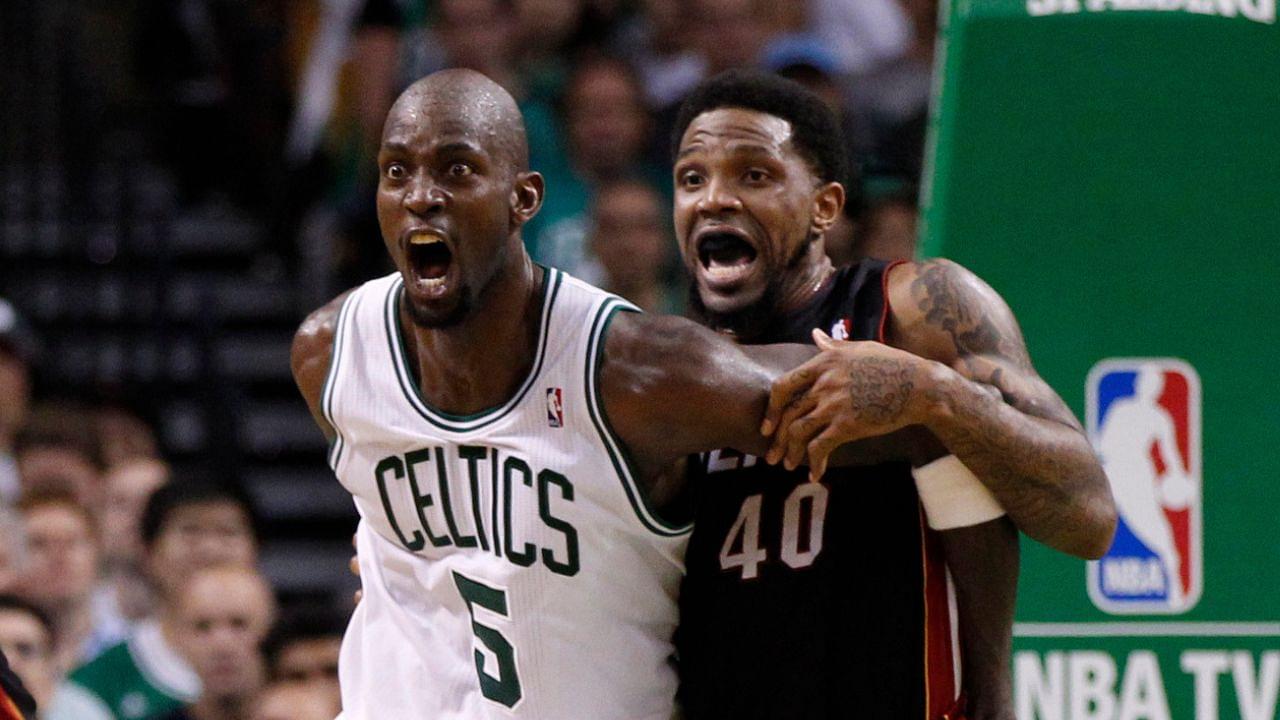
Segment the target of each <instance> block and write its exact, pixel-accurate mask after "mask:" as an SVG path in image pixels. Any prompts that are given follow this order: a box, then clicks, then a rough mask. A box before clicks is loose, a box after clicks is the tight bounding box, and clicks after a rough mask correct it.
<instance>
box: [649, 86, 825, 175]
mask: <svg viewBox="0 0 1280 720" xmlns="http://www.w3.org/2000/svg"><path fill="white" fill-rule="evenodd" d="M720 108H743V109H745V110H755V111H757V112H762V113H766V114H769V115H773V116H774V117H778V118H782V119H783V120H786V121H787V122H789V123H791V142H792V144H794V145H795V147H796V149H797V150H798V151H799V152H800V153H801V155H803V156H804V158H805V160H807V161H808V162H809V164H810V166H811V167H812V168H813V171H814V173H815V174H817V176H818V178H819V179H820V180H821V181H822V182H838V183H840V184H841V185H846V186H847V184H848V182H849V160H848V154H847V153H848V150H847V149H846V148H845V142H844V133H843V132H841V130H840V120H839V119H838V118H837V117H836V114H835V113H834V112H832V111H831V108H829V107H827V104H826V103H824V102H823V101H822V98H819V97H818V96H817V95H816V94H814V93H812V92H810V91H809V90H808V89H806V88H805V87H804V86H802V85H801V84H800V83H797V82H795V81H794V80H788V79H786V78H783V77H780V76H778V75H774V74H771V73H766V72H762V71H759V70H742V69H735V70H726V71H725V72H722V73H720V74H719V75H716V76H715V77H712V78H710V79H708V80H705V81H703V82H702V83H701V84H700V85H698V86H697V87H695V88H694V89H693V90H692V91H691V92H690V93H689V95H688V96H687V97H686V98H685V100H684V102H683V103H682V104H681V105H680V111H679V113H678V114H677V115H676V124H675V127H674V128H673V129H672V133H671V157H672V158H675V157H676V156H677V155H678V154H679V152H680V140H681V138H683V137H684V131H685V130H688V129H689V124H690V123H692V122H693V119H694V118H696V117H698V116H699V115H701V114H702V113H704V112H709V111H711V110H718V109H720Z"/></svg>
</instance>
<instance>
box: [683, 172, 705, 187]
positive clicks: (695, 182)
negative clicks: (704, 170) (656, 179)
mask: <svg viewBox="0 0 1280 720" xmlns="http://www.w3.org/2000/svg"><path fill="white" fill-rule="evenodd" d="M702 183H703V177H702V175H700V174H698V173H697V172H696V171H694V170H686V171H684V172H682V173H680V187H682V188H684V189H686V190H692V189H694V188H697V187H701V186H702Z"/></svg>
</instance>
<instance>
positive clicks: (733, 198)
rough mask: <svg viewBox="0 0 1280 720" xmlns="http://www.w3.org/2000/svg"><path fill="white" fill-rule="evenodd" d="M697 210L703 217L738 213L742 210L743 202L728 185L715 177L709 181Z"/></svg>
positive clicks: (699, 200)
mask: <svg viewBox="0 0 1280 720" xmlns="http://www.w3.org/2000/svg"><path fill="white" fill-rule="evenodd" d="M697 209H698V212H699V213H701V214H703V215H720V214H722V213H726V212H736V211H739V210H741V209H742V200H741V199H740V198H739V197H738V195H737V194H736V193H734V192H733V190H732V188H730V187H729V186H728V183H726V182H724V181H723V180H720V179H717V178H714V177H713V178H710V179H708V180H707V184H706V186H705V187H704V188H703V191H702V196H701V197H699V198H698V203H697Z"/></svg>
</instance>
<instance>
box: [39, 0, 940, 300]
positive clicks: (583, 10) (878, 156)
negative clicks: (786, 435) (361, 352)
mask: <svg viewBox="0 0 1280 720" xmlns="http://www.w3.org/2000/svg"><path fill="white" fill-rule="evenodd" d="M59 4H61V5H66V4H69V5H72V6H83V7H84V8H88V9H87V10H83V11H82V12H81V15H82V16H83V17H82V18H81V20H80V21H79V23H78V24H77V23H68V27H67V28H66V29H65V31H64V29H63V28H61V27H60V28H59V30H58V36H59V37H68V38H71V39H72V40H73V42H71V43H70V44H71V45H72V46H73V52H74V58H75V60H74V63H75V65H76V67H75V68H74V70H70V71H69V72H73V73H74V74H75V75H76V76H83V77H82V79H81V80H80V81H79V82H78V83H77V84H76V86H75V87H74V94H73V97H71V98H69V99H68V100H66V101H64V102H63V104H64V105H65V106H67V107H65V108H64V111H63V114H62V115H60V116H59V117H64V116H68V115H72V116H75V115H86V116H92V118H86V121H87V122H91V123H92V124H94V125H95V126H96V129H97V130H98V132H95V133H89V134H85V133H83V132H81V131H80V128H79V125H78V123H76V122H73V121H71V120H67V121H65V122H66V123H67V132H66V133H65V134H66V135H67V137H68V139H67V142H75V143H82V144H85V145H89V146H96V148H97V150H99V151H101V152H103V153H107V154H110V153H112V152H115V153H117V154H121V153H124V154H127V155H129V159H130V160H131V161H133V162H137V161H138V160H139V159H140V158H142V157H145V158H146V159H147V160H148V161H153V162H155V163H158V164H160V165H162V166H163V167H164V168H165V169H166V171H167V172H168V173H169V174H170V175H171V176H172V178H173V184H174V185H175V186H176V187H177V188H178V189H179V191H180V193H179V194H180V197H181V198H182V200H183V201H184V202H185V203H187V204H188V205H189V206H195V207H202V206H212V207H215V208H221V207H225V206H235V207H237V208H239V209H242V210H244V211H247V212H250V213H253V214H255V215H256V216H257V217H259V218H261V219H262V220H263V221H264V223H265V224H266V225H267V226H268V227H269V228H270V229H271V232H270V235H271V240H270V241H269V242H271V243H274V247H273V248H272V249H273V251H276V252H279V253H281V254H283V255H286V256H288V258H289V259H290V260H296V261H297V262H299V263H301V264H302V265H304V266H306V268H307V269H308V270H309V271H308V272H305V273H302V276H305V277H307V278H309V279H312V281H313V284H319V285H323V286H324V287H323V288H317V289H316V292H317V295H318V296H319V295H322V294H323V293H324V292H330V291H336V290H338V289H341V288H345V287H347V286H350V285H351V284H354V283H356V282H359V281H362V280H365V279H368V278H369V277H371V276H373V275H375V274H379V273H381V272H383V271H384V270H385V269H386V268H387V265H386V264H385V259H384V257H383V251H382V249H381V244H380V243H379V242H378V231H377V226H376V221H375V218H374V216H373V203H372V201H371V199H370V198H371V192H372V188H373V186H374V184H375V182H376V168H375V162H374V156H375V154H376V148H377V144H378V138H379V135H380V133H381V127H382V121H383V118H384V117H385V114H386V111H387V110H388V109H389V107H390V105H391V102H392V101H393V100H394V98H395V97H396V95H397V94H398V92H399V91H400V90H401V89H403V88H404V87H406V86H407V85H408V84H409V83H410V82H412V81H413V80H415V79H417V78H419V77H421V76H423V75H425V74H427V73H429V72H431V71H433V70H437V69H440V68H444V67H459V66H460V67H468V68H473V69H475V70H479V71H481V72H483V73H485V74H487V75H489V76H490V77H492V78H494V79H495V80H497V81H498V82H500V83H501V84H502V85H503V86H504V87H506V88H507V89H508V90H509V91H510V92H511V93H512V95H513V96H515V97H516V98H517V100H518V101H519V102H520V106H521V109H522V111H523V113H524V117H525V120H526V123H527V126H528V132H529V139H530V145H531V152H532V157H531V164H532V166H533V167H534V168H535V169H537V170H539V171H541V172H542V173H544V174H545V176H546V178H547V186H548V188H549V192H548V193H547V196H546V200H545V203H544V206H543V209H542V211H541V212H540V214H539V215H538V217H537V218H536V219H535V221H534V222H533V223H532V224H531V225H530V226H528V227H527V229H526V233H525V238H526V241H527V243H528V246H529V250H530V252H531V254H532V255H533V256H534V258H535V259H536V260H539V261H541V262H543V263H547V264H552V265H556V266H558V267H560V268H562V269H565V270H567V271H569V272H571V273H574V274H577V275H579V276H581V277H583V278H584V279H587V280H590V281H593V282H595V283H597V284H600V285H603V286H604V287H606V288H608V289H611V290H619V291H624V292H625V291H630V292H631V293H633V294H635V295H636V296H637V299H638V300H639V302H640V304H641V305H644V306H645V307H648V308H653V309H669V310H679V309H681V308H682V307H683V291H682V289H681V277H680V273H679V272H677V268H676V259H675V257H674V253H673V251H672V243H671V240H670V237H669V232H668V226H669V224H670V223H669V222H657V223H640V222H639V220H640V219H641V217H642V216H643V217H648V216H653V217H662V218H665V217H667V215H668V213H667V208H666V205H667V198H668V195H669V191H670V189H671V179H670V165H671V163H670V146H671V138H670V136H669V135H670V129H671V124H672V122H673V120H674V117H675V111H676V108H677V107H678V105H679V103H680V101H681V99H682V98H683V96H684V94H685V93H686V92H687V91H688V90H689V89H690V88H691V87H692V86H693V85H695V84H696V83H697V82H698V81H700V80H702V79H703V78H706V77H708V76H710V75H712V74H715V73H717V72H719V71H721V70H724V69H727V68H733V67H744V66H752V67H761V68H765V69H769V70H773V71H776V72H778V73H780V74H782V75H785V76H787V77H791V78H793V79H795V80H797V81H799V82H801V83H803V84H805V85H806V86H808V87H810V88H812V89H813V90H815V91H816V92H818V93H819V94H821V96H822V97H823V98H825V99H826V100H827V101H828V102H829V103H830V104H831V106H832V107H833V108H834V109H836V110H837V111H838V112H839V114H840V117H841V118H842V123H843V126H844V130H845V135H846V141H847V143H848V150H849V153H850V156H851V158H852V159H853V160H854V163H853V165H854V167H856V168H857V169H858V171H859V177H857V178H851V179H850V184H851V187H853V188H855V189H858V188H861V189H862V190H863V192H861V193H855V194H854V196H853V199H854V201H853V202H851V203H850V207H849V213H848V214H849V222H848V223H846V225H845V227H844V228H843V229H842V230H841V231H840V232H837V233H835V234H834V236H833V238H832V248H831V252H832V254H833V255H834V256H835V257H837V259H839V260H844V259H848V258H849V257H852V256H856V255H860V254H865V253H867V251H871V254H880V255H887V254H892V253H897V254H902V253H901V251H902V249H903V248H904V247H905V248H906V249H908V250H909V249H910V248H911V247H912V243H913V242H914V235H913V232H912V231H913V227H911V226H910V223H905V222H904V220H908V219H911V218H912V217H913V214H912V210H913V209H914V200H915V188H916V186H917V184H918V182H919V179H920V173H921V161H922V155H923V144H924V133H925V127H926V125H927V117H928V116H927V104H928V97H929V91H930V75H931V70H932V65H933V45H934V36H935V34H936V19H935V15H936V7H937V2H936V0H792V1H788V2H776V1H775V0H253V1H250V0H182V2H172V1H170V0H120V1H119V2H113V3H106V4H104V3H93V2H85V1H84V0H79V1H78V2H77V1H76V0H59ZM108 6H109V9H108ZM68 62H70V61H68ZM70 106H76V107H78V108H79V109H78V110H74V112H73V108H72V107H70ZM69 150H70V151H74V152H81V150H80V148H78V147H72V148H69ZM84 152H86V153H88V150H86V151H84ZM90 154H91V153H90ZM619 185H624V186H626V188H627V190H628V192H626V193H621V194H620V193H617V192H614V191H615V190H617V189H618V187H617V186H619ZM602 198H603V199H604V200H605V201H604V202H602V201H601V200H602ZM633 224H634V225H636V227H640V226H641V225H642V226H643V229H644V230H646V231H647V232H616V229H617V228H619V227H622V226H625V227H631V226H632V225H633ZM855 225H857V226H858V231H857V232H854V231H853V227H854V226H855ZM630 257H636V258H642V259H643V260H645V262H635V261H633V262H628V263H622V262H621V261H620V259H621V258H630Z"/></svg>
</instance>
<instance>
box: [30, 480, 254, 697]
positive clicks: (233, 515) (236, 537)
mask: <svg viewBox="0 0 1280 720" xmlns="http://www.w3.org/2000/svg"><path fill="white" fill-rule="evenodd" d="M255 527H256V526H255V523H254V514H253V510H252V506H251V505H250V504H249V501H248V498H247V497H246V496H245V494H244V493H243V492H242V491H240V490H239V489H238V488H235V487H234V486H231V485H228V484H224V483H218V482H213V481H210V480H203V479H180V480H179V479H175V480H174V481H173V482H170V483H169V484H167V485H164V486H162V487H161V488H160V489H159V490H156V491H155V493H153V494H152V495H151V497H150V498H149V499H148V500H147V505H146V507H145V509H144V510H143V513H142V545H143V548H144V551H143V568H144V569H145V570H146V573H147V577H148V579H149V580H150V582H151V584H152V587H153V589H154V591H155V593H156V601H157V610H156V613H155V614H154V616H152V617H151V618H148V619H145V620H143V621H142V622H139V623H138V624H137V625H136V626H135V629H134V632H133V634H132V635H131V636H130V637H129V639H128V640H127V641H125V642H122V643H119V644H117V645H115V646H113V647H110V648H108V649H107V650H105V651H104V652H103V653H102V654H101V655H100V656H99V657H97V658H96V659H94V660H93V661H92V662H90V663H88V664H87V665H84V666H81V667H80V668H78V669H77V670H75V671H73V672H72V673H71V676H70V677H69V678H68V679H67V681H66V682H64V683H63V684H62V686H61V687H59V688H58V690H57V692H56V693H55V694H54V698H53V701H52V704H51V705H50V709H49V713H48V715H47V720H134V719H138V718H151V717H155V716H156V715H160V714H163V713H166V712H169V711H171V710H174V709H176V708H178V707H181V706H183V705H184V704H186V703H188V702H192V701H194V700H195V699H196V697H197V696H198V695H199V692H200V680H199V678H198V677H197V676H196V674H195V671H194V670H192V669H191V666H190V664H189V663H188V662H187V661H186V660H185V659H184V658H183V656H182V655H181V654H179V653H178V651H177V650H176V649H175V642H176V640H175V639H176V638H177V637H178V630H177V628H176V627H175V623H176V622H177V617H178V616H177V614H176V605H177V602H178V599H179V598H180V597H181V595H182V589H183V586H184V585H185V583H186V582H187V580H188V578H190V577H191V575H192V574H193V573H195V572H196V571H198V570H202V569H205V568H209V567H214V566H218V565H227V564H230V565H241V566H244V567H252V566H253V565H254V563H255V562H256V561H257V550H258V542H257V534H256V531H255Z"/></svg>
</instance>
